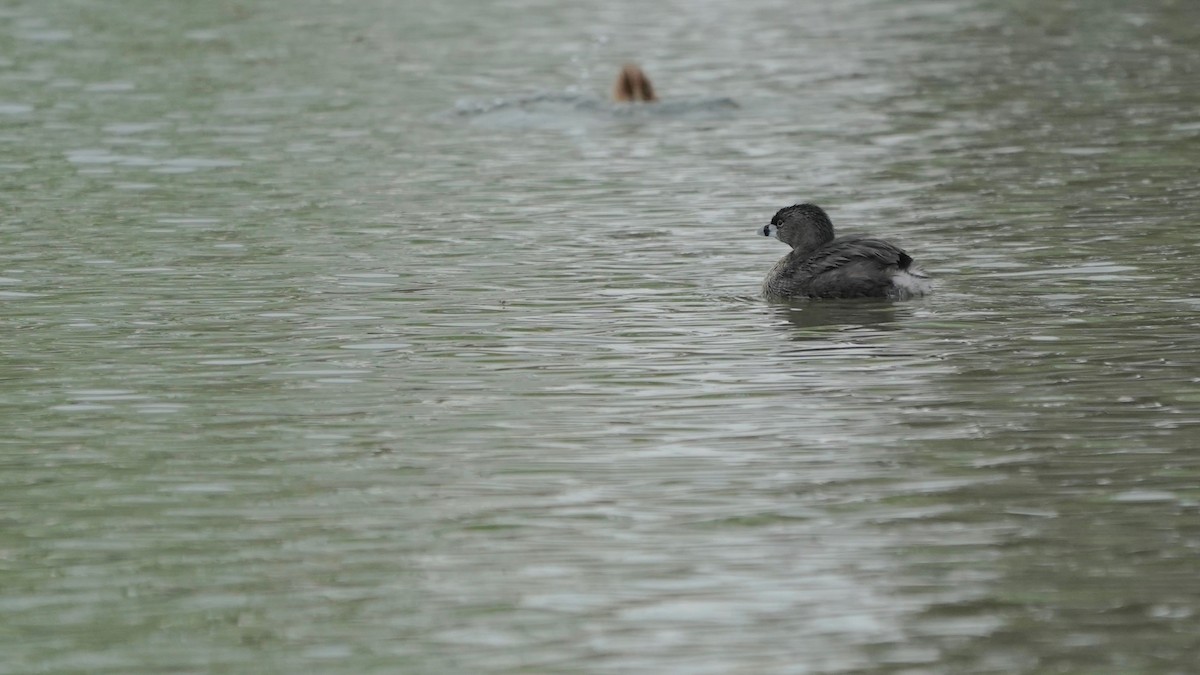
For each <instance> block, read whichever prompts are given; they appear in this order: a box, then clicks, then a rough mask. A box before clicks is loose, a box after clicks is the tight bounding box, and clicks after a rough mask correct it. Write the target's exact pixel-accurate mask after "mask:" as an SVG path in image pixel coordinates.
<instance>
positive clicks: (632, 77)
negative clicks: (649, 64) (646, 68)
mask: <svg viewBox="0 0 1200 675" xmlns="http://www.w3.org/2000/svg"><path fill="white" fill-rule="evenodd" d="M613 100H615V101H618V102H621V103H627V102H632V101H642V102H645V103H649V102H651V101H657V100H658V97H657V96H655V95H654V86H653V85H651V84H650V78H648V77H646V73H643V72H642V69H641V68H639V67H638V66H637V64H634V63H626V64H625V65H624V66H623V67H622V68H621V73H620V74H619V75H617V81H616V82H615V83H614V84H613Z"/></svg>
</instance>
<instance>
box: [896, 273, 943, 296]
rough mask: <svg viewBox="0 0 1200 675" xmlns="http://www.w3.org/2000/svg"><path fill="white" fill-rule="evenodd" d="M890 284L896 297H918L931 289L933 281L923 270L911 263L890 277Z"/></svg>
mask: <svg viewBox="0 0 1200 675" xmlns="http://www.w3.org/2000/svg"><path fill="white" fill-rule="evenodd" d="M892 286H893V287H894V288H895V293H896V297H897V298H899V299H901V300H903V299H905V298H919V297H921V296H922V295H925V294H926V293H929V292H930V291H932V290H933V281H932V280H931V279H930V278H929V277H928V276H927V275H926V274H925V270H923V269H921V268H920V267H917V266H916V265H912V266H911V267H909V268H908V269H907V270H899V271H897V272H896V274H895V275H894V276H893V277H892Z"/></svg>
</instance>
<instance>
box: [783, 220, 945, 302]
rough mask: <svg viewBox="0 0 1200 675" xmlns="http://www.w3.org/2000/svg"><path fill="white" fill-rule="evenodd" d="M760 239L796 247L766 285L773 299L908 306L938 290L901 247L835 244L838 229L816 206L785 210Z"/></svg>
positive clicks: (877, 242) (859, 241)
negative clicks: (848, 300) (862, 300)
mask: <svg viewBox="0 0 1200 675" xmlns="http://www.w3.org/2000/svg"><path fill="white" fill-rule="evenodd" d="M759 233H760V234H762V235H764V236H768V237H770V236H774V237H776V238H778V239H779V240H780V241H782V242H784V243H785V244H787V245H789V246H791V247H792V252H791V253H788V254H787V255H786V256H784V257H783V259H782V260H780V261H779V262H778V263H776V264H775V267H774V268H772V269H771V272H770V274H768V275H767V279H766V281H764V282H763V294H764V295H766V296H767V297H769V298H777V299H786V298H886V299H890V300H904V299H907V298H912V297H917V296H921V295H924V294H925V293H928V292H929V291H930V290H931V288H932V284H931V282H930V281H929V277H928V275H926V274H925V272H924V271H923V270H922V269H921V268H920V267H919V266H917V265H914V264H913V259H912V258H911V257H910V256H909V255H908V254H907V253H905V252H904V251H903V250H901V249H900V248H899V247H898V246H896V245H895V244H892V243H890V242H887V241H884V240H882V239H873V238H871V237H859V236H854V235H850V236H846V237H838V238H836V239H835V238H834V235H833V223H832V222H830V220H829V216H827V215H826V214H825V211H823V210H822V209H821V207H819V206H817V205H815V204H796V205H795V206H789V207H787V208H783V209H780V210H779V212H778V213H776V214H775V217H774V218H772V219H771V223H770V224H769V225H766V226H764V227H763V228H762V229H760V230H759Z"/></svg>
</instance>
